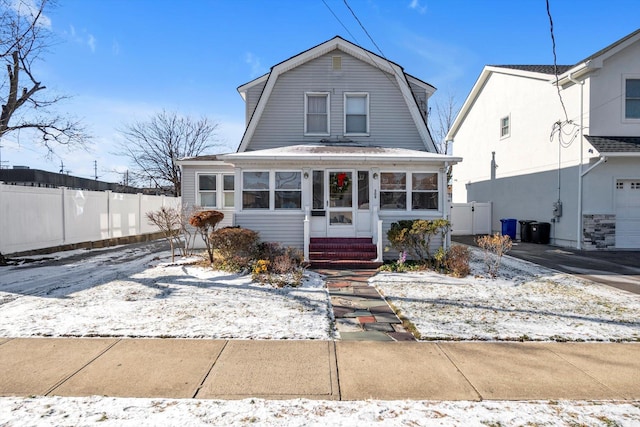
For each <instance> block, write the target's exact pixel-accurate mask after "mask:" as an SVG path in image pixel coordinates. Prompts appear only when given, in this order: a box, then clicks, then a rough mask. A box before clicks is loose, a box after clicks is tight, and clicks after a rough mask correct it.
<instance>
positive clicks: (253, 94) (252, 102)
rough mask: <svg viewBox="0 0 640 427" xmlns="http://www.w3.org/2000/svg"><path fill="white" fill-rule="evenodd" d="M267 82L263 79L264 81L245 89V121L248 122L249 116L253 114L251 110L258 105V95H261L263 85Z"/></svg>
mask: <svg viewBox="0 0 640 427" xmlns="http://www.w3.org/2000/svg"><path fill="white" fill-rule="evenodd" d="M266 83H267V81H266V80H265V81H264V82H262V83H260V84H258V85H256V86H254V87H252V88H251V89H249V90H248V91H247V94H246V98H247V99H246V101H245V102H246V105H245V120H246V121H245V123H249V120H251V116H252V115H253V112H254V111H255V109H256V107H257V106H258V101H259V100H260V95H262V91H263V90H264V86H265V84H266Z"/></svg>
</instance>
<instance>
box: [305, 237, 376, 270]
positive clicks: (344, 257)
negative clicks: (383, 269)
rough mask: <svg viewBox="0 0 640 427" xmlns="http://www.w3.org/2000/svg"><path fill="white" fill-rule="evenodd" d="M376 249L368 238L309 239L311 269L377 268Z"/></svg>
mask: <svg viewBox="0 0 640 427" xmlns="http://www.w3.org/2000/svg"><path fill="white" fill-rule="evenodd" d="M376 257H377V247H376V245H374V244H373V243H372V242H371V239H370V238H368V237H356V238H346V237H337V238H331V237H321V238H315V237H314V238H311V242H310V244H309V259H310V261H311V267H312V268H367V269H369V268H377V267H379V266H380V265H381V264H382V263H380V262H375V261H373V260H375V259H376Z"/></svg>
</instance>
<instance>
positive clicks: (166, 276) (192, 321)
mask: <svg viewBox="0 0 640 427" xmlns="http://www.w3.org/2000/svg"><path fill="white" fill-rule="evenodd" d="M152 249H153V247H149V246H140V247H134V248H122V249H121V250H119V251H108V252H104V251H100V252H96V254H95V255H93V256H85V257H77V256H75V255H74V256H69V257H66V258H56V259H55V261H56V262H52V261H50V260H45V261H43V262H42V263H30V264H26V265H21V266H13V267H3V268H2V270H1V272H2V276H1V278H0V336H2V337H28V336H54V337H55V336H127V337H189V338H237V339H331V338H333V329H332V327H331V325H332V323H331V316H332V313H331V310H330V308H329V296H328V293H327V291H326V289H325V288H324V284H323V281H322V279H321V276H319V275H318V274H315V273H311V272H310V273H308V274H306V278H305V280H304V283H303V285H302V286H300V287H298V288H291V287H285V288H275V287H272V286H269V285H261V284H258V283H253V282H252V280H251V277H250V276H247V275H238V274H230V273H226V272H221V271H214V270H211V269H207V268H203V267H199V266H196V265H189V264H188V262H189V261H193V259H192V260H183V261H181V262H179V263H176V264H171V263H169V262H168V261H169V260H170V255H169V252H166V251H162V252H154V251H153V250H152Z"/></svg>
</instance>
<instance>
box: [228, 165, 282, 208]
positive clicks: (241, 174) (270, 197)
mask: <svg viewBox="0 0 640 427" xmlns="http://www.w3.org/2000/svg"><path fill="white" fill-rule="evenodd" d="M251 172H268V173H269V188H268V189H263V190H256V189H249V190H247V191H268V192H269V207H267V208H245V207H244V203H243V198H244V197H243V195H244V192H245V190H246V189H245V188H244V174H245V173H251ZM240 176H241V177H242V179H241V181H242V182H241V183H240V187H239V193H240V204H239V205H238V206H237V207H236V209H237V210H238V209H239V210H241V211H247V212H265V211H270V210H273V202H274V200H273V185H274V184H273V180H274V177H273V171H271V170H269V169H242V170H241V171H240ZM237 184H238V183H234V186H236V187H237ZM236 191H238V190H236Z"/></svg>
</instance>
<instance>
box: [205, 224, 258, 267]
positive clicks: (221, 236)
mask: <svg viewBox="0 0 640 427" xmlns="http://www.w3.org/2000/svg"><path fill="white" fill-rule="evenodd" d="M209 240H210V243H211V247H212V248H213V249H215V251H216V257H215V259H214V260H213V261H212V262H213V263H214V265H215V266H216V267H217V268H221V269H224V270H232V271H238V270H242V269H244V268H248V267H249V266H251V264H252V261H253V260H254V259H256V254H257V247H258V233H257V232H256V231H253V230H249V229H247V228H241V227H225V228H220V229H218V230H215V231H214V232H212V233H211V234H210V235H209Z"/></svg>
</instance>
